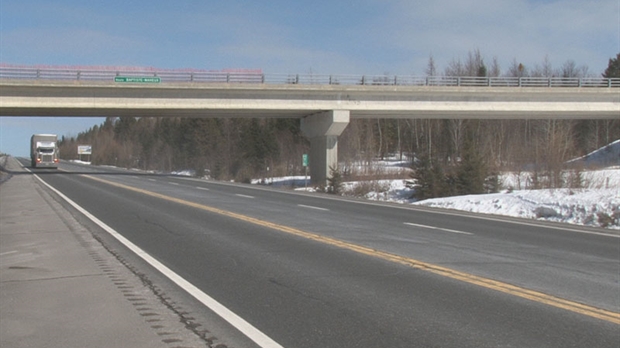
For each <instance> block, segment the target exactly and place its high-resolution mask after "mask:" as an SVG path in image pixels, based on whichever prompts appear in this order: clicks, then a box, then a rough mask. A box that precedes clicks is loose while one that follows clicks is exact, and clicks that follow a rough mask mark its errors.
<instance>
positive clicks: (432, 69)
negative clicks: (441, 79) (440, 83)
mask: <svg viewBox="0 0 620 348" xmlns="http://www.w3.org/2000/svg"><path fill="white" fill-rule="evenodd" d="M425 73H426V76H437V67H436V66H435V58H433V55H432V54H431V55H430V56H429V57H428V65H427V66H426V70H425Z"/></svg>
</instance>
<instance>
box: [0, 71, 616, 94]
mask: <svg viewBox="0 0 620 348" xmlns="http://www.w3.org/2000/svg"><path fill="white" fill-rule="evenodd" d="M120 76H130V77H142V78H145V81H150V82H154V81H155V82H161V83H166V82H176V83H179V82H190V83H257V84H304V85H365V86H440V87H551V88H553V87H577V88H579V87H599V88H614V87H615V88H618V87H620V78H609V79H608V78H602V77H601V78H597V77H584V78H576V77H569V78H565V77H466V76H462V77H455V76H454V77H453V76H426V77H420V76H398V75H396V76H388V75H362V76H360V75H318V74H263V73H262V72H260V71H254V70H239V71H201V70H196V71H193V70H156V69H144V70H141V69H133V68H132V69H126V70H123V69H116V70H115V69H77V68H53V67H50V68H38V67H13V66H1V65H0V79H23V80H83V81H115V79H116V78H118V77H120ZM149 77H150V78H152V77H156V78H157V79H146V78H149Z"/></svg>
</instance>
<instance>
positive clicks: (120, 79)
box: [114, 76, 161, 83]
mask: <svg viewBox="0 0 620 348" xmlns="http://www.w3.org/2000/svg"><path fill="white" fill-rule="evenodd" d="M114 82H130V83H131V82H134V83H160V82H161V78H160V77H156V76H155V77H132V76H116V77H115V78H114Z"/></svg>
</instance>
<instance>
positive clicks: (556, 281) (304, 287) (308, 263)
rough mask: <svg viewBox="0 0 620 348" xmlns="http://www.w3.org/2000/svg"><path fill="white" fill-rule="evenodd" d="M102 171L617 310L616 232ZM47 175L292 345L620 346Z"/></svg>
mask: <svg viewBox="0 0 620 348" xmlns="http://www.w3.org/2000/svg"><path fill="white" fill-rule="evenodd" d="M62 167H63V168H65V167H66V168H67V169H71V170H74V171H75V170H78V171H80V172H84V173H86V172H89V171H91V170H92V169H91V168H80V169H76V167H69V166H66V165H64V164H63V166H62ZM96 171H97V172H98V174H96V175H94V177H97V178H102V179H105V180H108V181H113V182H117V183H119V184H123V185H127V186H129V187H139V188H140V189H143V190H148V191H155V192H159V193H160V194H164V195H169V196H175V197H178V198H181V199H183V200H187V201H194V202H197V203H200V204H203V205H207V206H216V207H217V208H219V209H223V210H227V211H235V212H237V213H239V214H244V215H246V216H253V217H256V218H260V219H262V220H267V221H271V222H275V223H277V224H280V225H285V226H291V227H294V228H296V229H299V230H302V231H310V232H313V233H317V234H321V235H325V236H329V237H333V238H337V239H339V240H346V241H348V242H350V243H355V244H360V245H365V246H369V247H370V248H374V249H379V250H383V251H388V252H390V253H394V254H398V255H403V256H406V257H410V258H414V259H416V260H422V261H424V262H432V263H433V264H436V265H441V266H446V267H450V268H451V269H458V270H461V271H466V272H470V273H475V274H478V275H482V276H488V277H490V278H493V279H498V280H502V281H506V282H509V283H511V284H517V285H519V286H522V287H526V288H528V289H534V290H544V292H545V293H547V294H552V295H556V296H560V297H563V298H568V299H571V300H574V301H578V302H581V303H586V304H590V305H594V306H596V307H601V308H607V309H609V310H612V311H615V312H617V311H618V302H617V301H618V297H617V294H618V282H617V281H618V273H617V270H618V239H617V238H614V237H606V236H600V235H588V234H583V233H574V232H566V231H561V230H556V229H546V228H542V227H535V226H529V225H526V226H523V225H519V224H514V223H505V222H501V221H493V220H480V219H472V218H468V217H461V216H458V215H445V214H436V213H430V214H429V213H426V212H423V211H418V210H411V209H401V208H398V207H391V206H390V207H386V206H382V205H370V204H359V203H351V202H346V201H342V200H333V199H328V200H325V199H322V198H317V197H314V196H308V195H292V194H285V193H280V192H274V191H273V190H256V189H253V188H247V187H243V186H236V185H221V184H212V183H208V182H198V181H193V180H183V179H178V178H171V177H165V176H140V175H125V174H122V173H117V174H115V175H109V174H107V175H106V174H103V173H106V172H107V170H102V169H97V170H96ZM41 177H42V178H43V179H45V180H46V181H48V182H50V183H51V184H52V185H53V186H55V187H57V188H58V189H60V190H61V191H62V192H64V193H65V194H67V195H68V196H70V198H71V199H74V200H75V201H76V202H78V203H79V204H80V205H82V206H84V207H85V208H86V209H87V210H89V211H90V212H91V213H93V214H94V215H96V216H98V217H99V218H100V219H102V220H104V221H105V222H106V223H108V224H109V225H110V226H112V227H114V228H115V229H116V230H117V231H119V232H121V233H123V234H124V235H125V236H127V237H128V238H130V239H131V240H132V241H134V243H136V244H138V245H140V246H141V247H142V248H144V249H145V250H147V251H148V252H149V253H150V254H152V255H154V256H155V257H157V258H158V259H160V260H161V261H162V262H164V263H166V264H167V265H169V266H170V267H171V268H173V269H174V270H175V271H177V272H178V273H179V274H182V275H183V276H184V277H186V279H188V280H191V281H192V282H193V283H194V284H195V285H197V286H199V287H200V288H201V289H204V291H205V292H206V293H208V294H211V295H212V296H213V297H215V298H217V299H218V300H221V301H222V302H223V303H225V304H226V305H227V306H228V307H229V308H231V309H232V310H233V311H235V312H236V313H238V314H239V315H241V316H242V317H244V318H246V319H247V320H249V321H250V322H252V323H253V324H254V325H255V326H257V327H259V328H260V329H261V330H263V331H264V332H266V333H267V334H268V335H269V336H271V337H272V338H274V339H275V340H276V341H278V342H279V343H281V344H282V345H284V346H286V347H288V346H290V347H304V346H308V347H316V346H325V347H329V346H333V347H348V346H350V347H355V346H360V345H379V344H381V345H390V346H402V347H410V346H472V347H481V346H501V345H509V344H512V345H513V346H584V343H588V344H587V345H590V346H617V342H618V339H619V335H618V330H617V329H618V327H617V324H613V323H609V322H605V321H603V320H599V319H592V318H590V317H588V316H584V315H581V314H576V313H574V312H570V311H566V310H563V309H558V308H555V307H552V306H548V305H546V304H541V303H539V302H533V301H530V300H525V299H523V298H520V297H515V296H512V295H506V294H504V293H501V292H498V291H495V290H491V289H488V288H485V287H481V286H477V285H471V284H468V283H464V282H462V281H458V280H455V279H452V278H447V277H445V276H438V275H436V274H432V273H429V272H426V271H420V270H418V269H415V268H411V267H408V266H403V265H402V264H397V263H395V262H393V261H390V260H386V259H382V258H377V257H373V256H369V255H366V254H360V253H356V252H353V251H351V250H350V249H346V248H345V249H343V248H340V247H337V246H335V245H332V244H329V243H323V242H316V241H309V240H307V239H304V238H300V237H298V236H294V235H290V234H285V233H282V232H280V231H277V230H274V229H272V228H266V227H265V226H261V225H258V226H257V225H256V224H253V223H248V221H243V220H239V219H232V218H230V217H228V216H223V215H221V214H214V213H211V212H207V211H201V210H197V209H195V208H189V209H188V208H186V207H183V206H182V205H180V204H178V203H175V202H170V201H166V200H163V199H154V198H153V197H148V196H145V195H144V194H143V193H140V192H132V191H128V190H127V189H125V188H120V187H115V186H111V185H109V184H106V183H102V182H99V181H95V180H92V179H89V178H87V177H84V176H81V175H76V174H62V173H61V174H53V173H50V172H47V174H46V175H41ZM199 187H200V188H199ZM246 203H249V204H246ZM405 222H410V223H414V224H415V225H406V224H405ZM420 225H424V226H438V227H440V228H443V229H441V230H437V229H431V228H427V227H420ZM455 231H456V232H464V233H455ZM171 246H173V247H171Z"/></svg>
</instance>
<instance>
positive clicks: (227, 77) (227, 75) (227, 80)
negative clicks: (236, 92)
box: [226, 73, 230, 83]
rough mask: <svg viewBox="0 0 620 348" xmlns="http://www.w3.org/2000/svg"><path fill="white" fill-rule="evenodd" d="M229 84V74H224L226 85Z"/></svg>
mask: <svg viewBox="0 0 620 348" xmlns="http://www.w3.org/2000/svg"><path fill="white" fill-rule="evenodd" d="M229 82H230V73H226V83H229Z"/></svg>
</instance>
